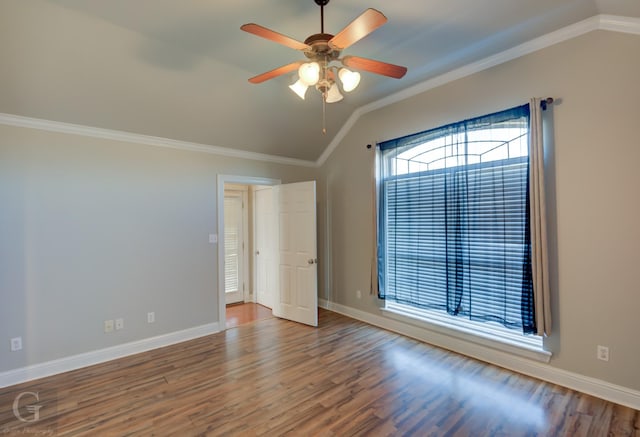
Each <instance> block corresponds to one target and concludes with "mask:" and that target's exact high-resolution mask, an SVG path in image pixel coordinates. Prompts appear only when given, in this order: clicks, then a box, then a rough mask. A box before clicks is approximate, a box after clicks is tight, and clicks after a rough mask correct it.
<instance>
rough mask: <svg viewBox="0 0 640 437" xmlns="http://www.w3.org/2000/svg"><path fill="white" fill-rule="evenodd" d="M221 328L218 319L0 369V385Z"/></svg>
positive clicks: (103, 360) (135, 352) (42, 375)
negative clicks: (79, 352) (54, 358)
mask: <svg viewBox="0 0 640 437" xmlns="http://www.w3.org/2000/svg"><path fill="white" fill-rule="evenodd" d="M217 332H220V327H219V324H218V323H209V324H207V325H202V326H196V327H194V328H188V329H184V330H182V331H176V332H171V333H169V334H163V335H158V336H156V337H151V338H145V339H143V340H138V341H133V342H130V343H125V344H119V345H117V346H112V347H108V348H105V349H99V350H96V351H91V352H85V353H82V354H78V355H72V356H70V357H64V358H59V359H57V360H52V361H47V362H45V363H39V364H34V365H31V366H27V367H23V368H20V369H14V370H9V371H7V372H2V373H0V388H2V387H8V386H10V385H14V384H20V383H22V382H26V381H32V380H34V379H39V378H44V377H46V376H51V375H56V374H58V373H64V372H69V371H71V370H75V369H80V368H82V367H87V366H92V365H94V364H99V363H104V362H106V361H111V360H115V359H117V358H122V357H126V356H129V355H135V354H139V353H141V352H146V351H149V350H152V349H158V348H161V347H165V346H170V345H172V344H176V343H181V342H184V341H188V340H193V339H195V338H199V337H204V336H206V335H211V334H215V333H217Z"/></svg>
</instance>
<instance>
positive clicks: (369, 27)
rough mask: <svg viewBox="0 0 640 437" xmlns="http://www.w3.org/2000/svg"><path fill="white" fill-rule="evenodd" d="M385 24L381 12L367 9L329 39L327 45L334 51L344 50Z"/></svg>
mask: <svg viewBox="0 0 640 437" xmlns="http://www.w3.org/2000/svg"><path fill="white" fill-rule="evenodd" d="M386 22H387V17H385V16H384V14H383V13H382V12H380V11H378V10H376V9H372V8H369V9H367V10H366V11H364V12H363V13H362V14H361V15H360V16H359V17H358V18H356V19H355V20H353V21H352V22H351V23H349V24H348V25H347V27H345V28H344V29H342V30H341V31H340V32H339V33H338V34H337V35H336V36H334V37H333V38H331V40H330V41H329V44H330V45H331V46H332V47H333V48H335V49H336V50H344V49H346V48H347V47H349V46H350V45H352V44H354V43H355V42H357V41H360V40H361V39H362V38H364V37H365V36H367V35H369V34H370V33H371V32H373V31H374V30H376V29H377V28H378V27H380V26H382V25H383V24H384V23H386Z"/></svg>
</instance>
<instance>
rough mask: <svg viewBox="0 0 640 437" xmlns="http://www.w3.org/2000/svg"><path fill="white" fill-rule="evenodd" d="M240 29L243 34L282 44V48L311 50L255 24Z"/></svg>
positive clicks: (244, 25) (300, 43) (245, 25)
mask: <svg viewBox="0 0 640 437" xmlns="http://www.w3.org/2000/svg"><path fill="white" fill-rule="evenodd" d="M240 29H242V30H244V31H245V32H249V33H252V34H254V35H256V36H259V37H262V38H265V39H268V40H271V41H274V42H277V43H278V44H282V45H283V46H287V47H290V48H292V49H295V50H309V49H310V48H311V47H310V46H308V45H307V44H305V43H303V42H300V41H296V40H295V39H293V38H289V37H288V36H286V35H283V34H281V33H278V32H275V31H273V30H271V29H267V28H266V27H263V26H260V25H259V24H255V23H247V24H243V25H242V26H240Z"/></svg>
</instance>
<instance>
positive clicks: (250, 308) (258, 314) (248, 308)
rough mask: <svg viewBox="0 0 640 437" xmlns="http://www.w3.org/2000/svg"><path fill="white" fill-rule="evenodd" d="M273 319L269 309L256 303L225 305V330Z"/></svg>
mask: <svg viewBox="0 0 640 437" xmlns="http://www.w3.org/2000/svg"><path fill="white" fill-rule="evenodd" d="M270 317H273V314H272V313H271V309H269V308H267V307H264V306H262V305H259V304H257V303H251V302H247V303H239V304H233V305H227V329H229V328H234V327H236V326H239V325H244V324H245V323H251V322H255V321H256V320H262V319H268V318H270Z"/></svg>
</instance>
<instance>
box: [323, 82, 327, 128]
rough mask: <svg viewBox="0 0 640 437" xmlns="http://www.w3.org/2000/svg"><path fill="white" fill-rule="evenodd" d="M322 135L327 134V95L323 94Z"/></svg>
mask: <svg viewBox="0 0 640 437" xmlns="http://www.w3.org/2000/svg"><path fill="white" fill-rule="evenodd" d="M322 134H323V135H326V134H327V93H326V92H324V93H322Z"/></svg>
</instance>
